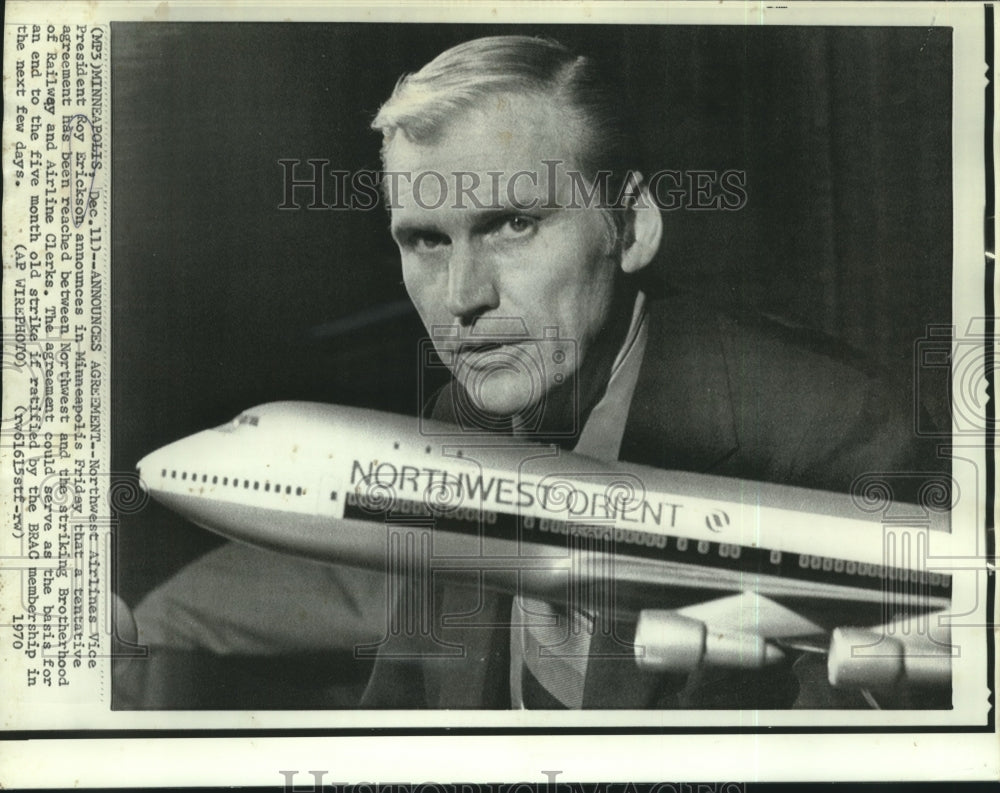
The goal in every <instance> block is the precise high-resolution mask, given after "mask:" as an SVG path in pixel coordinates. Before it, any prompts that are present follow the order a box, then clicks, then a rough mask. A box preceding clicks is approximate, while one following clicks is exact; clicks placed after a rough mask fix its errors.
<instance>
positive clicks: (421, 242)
mask: <svg viewBox="0 0 1000 793" xmlns="http://www.w3.org/2000/svg"><path fill="white" fill-rule="evenodd" d="M447 244H448V238H447V237H446V236H445V235H444V234H434V233H430V232H425V233H420V234H414V235H413V236H412V237H410V239H409V245H410V247H411V248H413V250H415V251H417V252H418V253H429V252H430V251H434V250H437V249H438V248H440V247H441V246H442V245H447Z"/></svg>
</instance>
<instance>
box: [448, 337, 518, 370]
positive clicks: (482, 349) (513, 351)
mask: <svg viewBox="0 0 1000 793" xmlns="http://www.w3.org/2000/svg"><path fill="white" fill-rule="evenodd" d="M522 341H523V339H504V340H502V341H498V340H493V341H478V340H477V341H475V342H462V343H461V344H460V345H459V346H458V348H457V349H456V351H455V352H456V359H457V362H458V364H459V366H467V367H469V368H470V369H488V368H504V367H506V368H512V369H514V368H521V367H523V365H524V356H525V352H524V351H523V349H522V348H521V346H520V343H521V342H522Z"/></svg>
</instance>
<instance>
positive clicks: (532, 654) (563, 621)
mask: <svg viewBox="0 0 1000 793" xmlns="http://www.w3.org/2000/svg"><path fill="white" fill-rule="evenodd" d="M511 620H512V623H513V624H514V626H515V628H514V630H513V631H512V647H511V658H512V659H516V658H522V659H523V664H518V663H516V662H515V663H514V664H512V666H511V690H512V695H513V698H514V700H515V705H520V706H521V707H525V708H529V709H553V708H555V709H558V708H570V709H579V708H580V707H581V706H582V704H583V685H584V677H585V674H586V670H587V654H588V651H589V649H590V640H591V636H592V633H593V621H592V620H591V618H590V617H588V616H587V615H586V614H584V613H583V612H582V611H579V610H578V609H571V610H569V611H568V612H567V611H563V610H558V609H556V608H555V607H553V606H552V605H551V604H549V603H546V602H545V601H542V600H536V599H534V598H528V597H523V596H519V597H516V598H515V599H514V606H513V613H512V615H511Z"/></svg>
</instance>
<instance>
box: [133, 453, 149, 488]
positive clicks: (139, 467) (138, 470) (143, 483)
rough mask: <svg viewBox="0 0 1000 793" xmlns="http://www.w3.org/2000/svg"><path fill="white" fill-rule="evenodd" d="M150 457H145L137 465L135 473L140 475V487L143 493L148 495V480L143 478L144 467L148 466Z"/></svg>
mask: <svg viewBox="0 0 1000 793" xmlns="http://www.w3.org/2000/svg"><path fill="white" fill-rule="evenodd" d="M148 459H149V456H148V455H147V456H146V457H143V458H142V459H141V460H139V462H137V463H136V464H135V472H136V473H137V474H139V487H141V488H142V492H143V493H148V492H149V488H148V487H147V486H146V480H145V479H143V478H142V467H143V466H144V465H145V464H146V461H147V460H148Z"/></svg>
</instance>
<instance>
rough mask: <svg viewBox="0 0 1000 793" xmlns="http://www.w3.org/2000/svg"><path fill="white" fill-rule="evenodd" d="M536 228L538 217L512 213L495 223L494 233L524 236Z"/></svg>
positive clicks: (505, 235)
mask: <svg viewBox="0 0 1000 793" xmlns="http://www.w3.org/2000/svg"><path fill="white" fill-rule="evenodd" d="M536 228H538V218H533V217H531V216H530V215H512V216H511V217H509V218H505V219H504V220H503V221H502V222H500V223H499V224H498V225H497V228H496V233H498V234H499V235H500V236H502V237H509V238H514V237H525V236H527V235H528V234H531V233H533V232H534V231H535V229H536Z"/></svg>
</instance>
